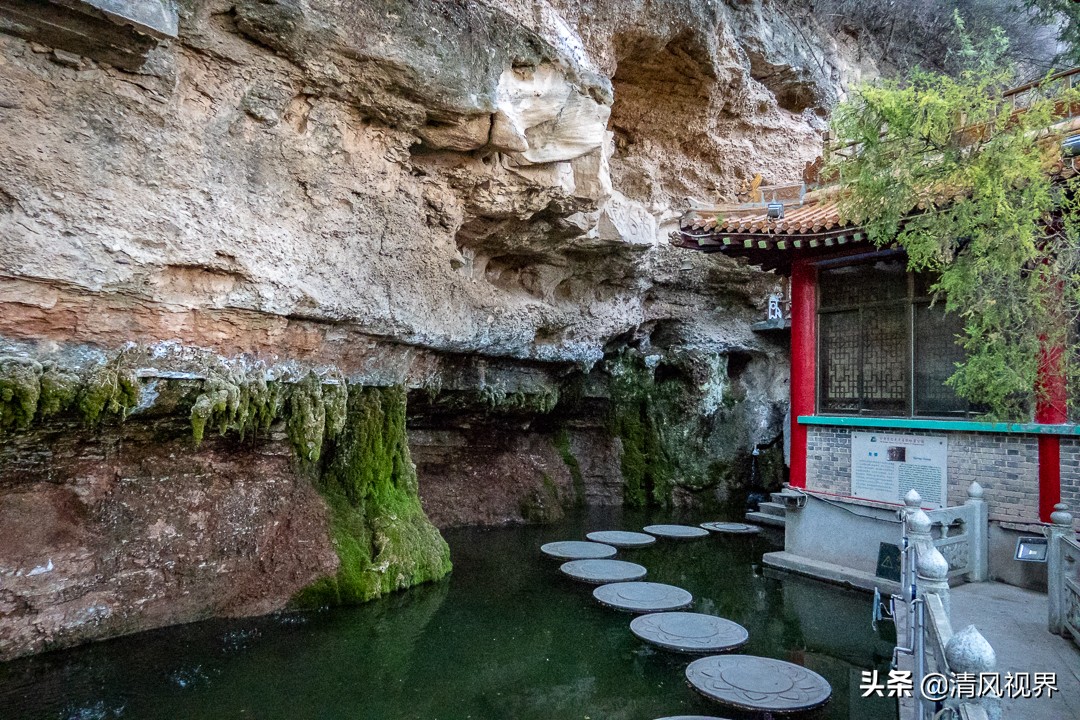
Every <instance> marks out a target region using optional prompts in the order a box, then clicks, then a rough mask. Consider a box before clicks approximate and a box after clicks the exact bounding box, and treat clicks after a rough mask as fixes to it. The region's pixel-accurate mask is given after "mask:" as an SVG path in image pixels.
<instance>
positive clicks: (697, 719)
mask: <svg viewBox="0 0 1080 720" xmlns="http://www.w3.org/2000/svg"><path fill="white" fill-rule="evenodd" d="M656 720H724V718H720V717H713V716H712V715H671V716H669V717H662V718H657V719H656Z"/></svg>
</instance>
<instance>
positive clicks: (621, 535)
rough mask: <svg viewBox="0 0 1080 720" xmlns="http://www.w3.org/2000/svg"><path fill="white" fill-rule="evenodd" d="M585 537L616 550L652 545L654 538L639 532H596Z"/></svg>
mask: <svg viewBox="0 0 1080 720" xmlns="http://www.w3.org/2000/svg"><path fill="white" fill-rule="evenodd" d="M585 537H587V538H589V539H590V540H592V541H593V542H598V543H607V544H608V545H613V546H615V547H617V548H639V547H646V546H648V545H653V544H654V543H656V538H655V537H653V536H652V535H646V534H645V533H639V532H627V531H625V530H597V531H596V532H591V533H589V534H588V535H586V536H585Z"/></svg>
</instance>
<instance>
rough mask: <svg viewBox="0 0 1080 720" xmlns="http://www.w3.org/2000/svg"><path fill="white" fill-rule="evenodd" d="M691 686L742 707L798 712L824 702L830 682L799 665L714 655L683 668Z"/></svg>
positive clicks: (830, 688)
mask: <svg viewBox="0 0 1080 720" xmlns="http://www.w3.org/2000/svg"><path fill="white" fill-rule="evenodd" d="M686 680H687V682H689V683H690V686H691V687H692V688H694V689H695V690H697V691H698V692H699V693H701V694H702V695H704V696H705V697H707V698H710V699H712V700H716V701H717V702H719V703H723V704H725V705H729V706H731V707H735V708H739V709H741V710H753V711H763V710H764V711H768V712H780V713H786V712H797V711H800V710H811V709H813V708H816V707H819V706H821V705H824V704H825V703H827V702H828V701H829V697H830V696H831V695H832V687H831V686H830V685H829V682H828V681H827V680H826V679H825V678H823V677H821V676H820V675H818V674H817V673H816V672H814V671H813V670H808V669H807V668H804V667H803V666H801V665H795V664H794V663H789V662H784V661H783V660H774V659H772V658H763V657H756V656H753V655H714V656H712V657H707V658H701V659H700V660H695V661H694V662H692V663H690V665H689V667H687V668H686Z"/></svg>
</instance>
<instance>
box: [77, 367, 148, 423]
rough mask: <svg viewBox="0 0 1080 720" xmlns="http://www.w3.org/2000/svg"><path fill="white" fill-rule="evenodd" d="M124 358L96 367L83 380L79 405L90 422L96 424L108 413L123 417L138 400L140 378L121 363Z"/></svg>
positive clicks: (85, 418) (86, 419) (87, 421)
mask: <svg viewBox="0 0 1080 720" xmlns="http://www.w3.org/2000/svg"><path fill="white" fill-rule="evenodd" d="M122 358H123V356H122V355H121V356H119V357H117V358H116V359H115V360H112V361H110V362H107V363H103V364H101V365H98V366H97V367H95V368H93V369H92V370H91V371H90V373H89V375H88V376H87V378H86V380H85V381H84V383H83V386H82V388H81V390H80V392H79V401H78V408H79V411H80V412H81V413H82V416H83V419H84V420H85V421H86V423H87V424H88V425H91V426H94V425H97V424H98V422H99V421H100V420H101V418H102V415H103V414H106V413H108V414H112V415H119V416H120V418H121V419H123V418H125V417H127V414H128V413H129V412H130V411H131V409H132V408H133V407H135V406H136V405H137V404H138V403H139V379H138V378H137V377H136V376H135V372H134V371H133V370H131V369H130V368H125V367H123V366H122Z"/></svg>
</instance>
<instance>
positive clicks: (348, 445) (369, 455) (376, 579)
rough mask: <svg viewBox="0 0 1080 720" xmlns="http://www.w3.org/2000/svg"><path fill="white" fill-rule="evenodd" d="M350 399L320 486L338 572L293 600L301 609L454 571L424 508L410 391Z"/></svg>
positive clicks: (353, 392)
mask: <svg viewBox="0 0 1080 720" xmlns="http://www.w3.org/2000/svg"><path fill="white" fill-rule="evenodd" d="M309 391H310V388H309ZM312 395H313V393H310V392H309V394H308V398H310V397H312ZM347 395H348V399H347V403H346V408H347V412H346V415H345V418H344V422H343V423H342V430H341V433H340V435H339V436H338V437H337V438H336V439H330V440H329V442H328V449H329V452H328V453H327V456H326V457H325V458H324V465H323V469H322V473H321V474H320V476H319V478H318V479H317V481H316V484H317V487H318V488H319V490H320V491H321V492H322V494H323V496H324V497H325V498H326V500H327V503H328V505H329V507H330V514H331V521H330V527H331V535H332V537H333V541H334V545H335V547H336V549H337V554H338V558H339V559H340V561H341V565H340V568H339V570H338V572H337V574H336V575H334V576H332V577H326V578H323V579H321V580H318V581H316V582H315V583H313V584H312V585H310V586H309V587H307V588H305V589H304V590H302V591H301V592H300V593H299V594H298V595H297V596H296V597H295V598H294V603H295V604H296V605H297V606H301V607H312V606H323V605H340V604H351V603H358V602H364V601H366V600H370V599H371V598H374V597H377V596H379V595H382V594H385V593H388V592H391V591H394V590H398V589H401V588H405V587H409V586H411V585H416V584H419V583H422V582H427V581H430V580H436V579H438V578H441V577H443V576H444V575H446V574H447V573H448V572H450V568H451V565H450V550H449V547H448V546H447V545H446V542H445V541H444V540H443V538H442V536H441V535H440V534H439V531H438V530H437V529H436V528H435V526H434V525H432V524H431V522H430V521H429V520H428V519H427V516H426V515H425V514H424V510H423V508H422V507H421V505H420V497H419V495H418V493H417V479H416V469H415V468H414V466H413V464H412V460H411V458H410V456H409V446H408V442H407V438H406V433H405V391H404V390H403V389H402V388H388V389H380V388H362V389H361V388H355V387H354V388H351V389H350V390H349V391H348V393H347Z"/></svg>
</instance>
